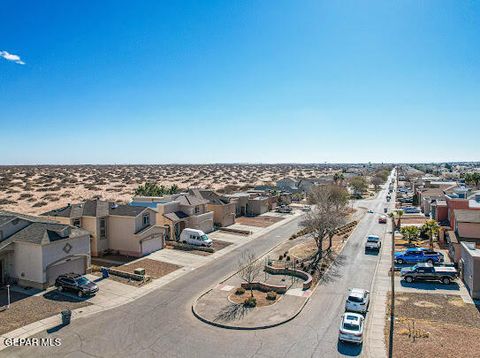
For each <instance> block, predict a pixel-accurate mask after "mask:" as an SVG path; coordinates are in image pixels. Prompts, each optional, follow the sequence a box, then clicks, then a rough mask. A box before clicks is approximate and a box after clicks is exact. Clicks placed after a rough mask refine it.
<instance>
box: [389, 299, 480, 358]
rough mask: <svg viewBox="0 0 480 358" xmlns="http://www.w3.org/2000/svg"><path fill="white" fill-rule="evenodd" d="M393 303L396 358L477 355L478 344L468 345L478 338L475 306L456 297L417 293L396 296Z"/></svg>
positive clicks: (478, 315) (479, 330)
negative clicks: (395, 318)
mask: <svg viewBox="0 0 480 358" xmlns="http://www.w3.org/2000/svg"><path fill="white" fill-rule="evenodd" d="M388 302H389V301H388ZM395 302H396V304H395V315H396V317H397V320H396V322H395V330H394V332H395V335H394V356H395V357H399V358H400V357H402V358H403V357H474V356H478V345H476V344H469V342H478V341H479V339H480V313H479V311H478V310H477V308H476V307H475V306H474V305H472V304H467V303H465V302H464V301H463V300H462V298H461V297H459V296H455V295H440V294H419V293H398V294H397V295H396V299H395ZM388 314H389V313H388V312H387V320H388ZM387 323H388V322H387ZM385 339H386V342H388V324H387V325H386V330H385Z"/></svg>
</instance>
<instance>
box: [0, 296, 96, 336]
mask: <svg viewBox="0 0 480 358" xmlns="http://www.w3.org/2000/svg"><path fill="white" fill-rule="evenodd" d="M6 297H7V294H6V290H3V289H2V290H0V306H2V305H4V304H6V301H7V298H6ZM11 300H12V302H13V303H12V304H11V305H10V308H9V309H8V310H4V311H0V334H4V333H6V332H10V331H13V330H15V329H17V328H20V327H23V326H25V325H27V324H30V323H33V322H36V321H39V320H41V319H44V318H48V317H51V316H54V315H56V314H60V312H61V311H63V310H64V309H71V310H73V309H75V308H80V307H85V306H88V305H90V304H91V303H89V302H88V301H85V300H82V299H79V298H76V297H70V296H66V295H62V294H60V293H58V292H57V291H51V292H48V293H46V294H44V295H43V296H28V295H25V294H22V293H17V292H11Z"/></svg>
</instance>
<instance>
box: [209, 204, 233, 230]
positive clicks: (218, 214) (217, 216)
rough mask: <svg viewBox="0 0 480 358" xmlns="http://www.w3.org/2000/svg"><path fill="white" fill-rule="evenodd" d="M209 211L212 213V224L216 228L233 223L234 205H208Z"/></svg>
mask: <svg viewBox="0 0 480 358" xmlns="http://www.w3.org/2000/svg"><path fill="white" fill-rule="evenodd" d="M207 208H208V210H209V211H213V222H214V224H215V225H218V226H229V225H232V224H234V223H235V203H229V204H225V205H214V204H208V205H207Z"/></svg>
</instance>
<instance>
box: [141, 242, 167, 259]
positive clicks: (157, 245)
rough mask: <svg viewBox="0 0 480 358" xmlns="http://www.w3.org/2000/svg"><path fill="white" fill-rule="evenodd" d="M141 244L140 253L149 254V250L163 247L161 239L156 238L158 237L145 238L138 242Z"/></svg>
mask: <svg viewBox="0 0 480 358" xmlns="http://www.w3.org/2000/svg"><path fill="white" fill-rule="evenodd" d="M140 245H141V246H142V255H146V254H149V253H151V252H154V251H157V250H160V249H162V248H163V240H162V239H160V238H158V239H150V240H145V241H142V243H141V244H140Z"/></svg>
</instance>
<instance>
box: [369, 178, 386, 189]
mask: <svg viewBox="0 0 480 358" xmlns="http://www.w3.org/2000/svg"><path fill="white" fill-rule="evenodd" d="M384 182H385V181H384V180H383V179H382V178H380V177H379V176H374V177H373V178H372V180H371V183H372V184H373V186H374V187H375V190H378V188H379V187H380V185H382V184H383V183H384Z"/></svg>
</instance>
